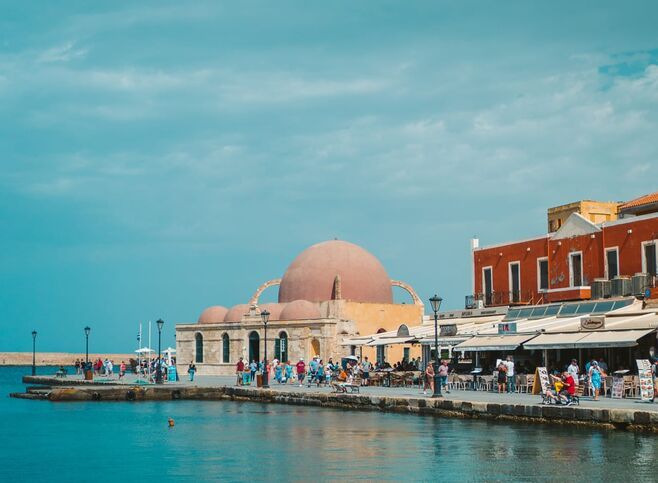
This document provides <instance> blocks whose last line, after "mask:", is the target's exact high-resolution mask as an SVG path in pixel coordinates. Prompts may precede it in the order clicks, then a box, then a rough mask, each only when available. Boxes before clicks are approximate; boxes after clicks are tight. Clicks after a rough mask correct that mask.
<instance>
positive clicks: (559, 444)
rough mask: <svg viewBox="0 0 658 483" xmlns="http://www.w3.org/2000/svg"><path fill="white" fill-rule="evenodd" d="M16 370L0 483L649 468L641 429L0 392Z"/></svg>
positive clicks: (0, 417) (644, 472)
mask: <svg viewBox="0 0 658 483" xmlns="http://www.w3.org/2000/svg"><path fill="white" fill-rule="evenodd" d="M26 371H29V368H0V387H1V388H2V391H3V392H4V393H5V395H4V397H2V398H0V428H2V431H1V434H2V440H3V441H4V444H3V445H2V446H3V447H2V451H1V452H0V481H8V482H9V481H12V482H13V481H67V482H77V481H81V482H82V481H91V482H104V481H108V482H109V481H112V482H114V481H136V482H137V481H141V482H146V481H159V482H168V481H196V480H201V481H217V480H221V481H238V480H258V481H261V480H269V481H283V480H286V481H326V480H348V481H350V480H356V479H368V480H398V481H400V480H405V481H409V480H424V481H483V480H486V481H531V480H540V481H555V480H563V481H564V480H567V481H592V480H594V481H596V480H598V481H615V480H619V481H621V480H625V481H629V482H630V481H656V475H657V474H658V460H657V459H658V437H655V436H651V435H642V434H633V433H626V432H620V431H600V430H588V429H575V428H569V427H559V426H555V427H551V426H538V425H528V426H525V425H510V424H502V423H492V422H486V421H469V420H459V419H438V418H430V417H418V416H413V415H397V414H380V413H374V412H349V411H340V410H332V409H317V408H305V407H295V406H285V405H265V404H257V403H234V402H196V401H171V402H157V403H156V402H142V403H127V402H121V403H112V402H90V403H50V402H48V401H28V400H21V399H10V398H8V397H6V394H8V393H9V392H12V391H20V390H22V389H23V385H22V384H21V382H20V377H21V375H22V374H23V373H25V372H26ZM40 371H44V372H48V373H52V372H53V370H52V369H40ZM168 417H173V418H174V419H175V421H176V426H175V427H174V428H172V429H170V428H168V426H167V418H168Z"/></svg>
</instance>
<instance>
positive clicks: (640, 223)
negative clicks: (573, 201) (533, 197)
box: [472, 213, 658, 306]
mask: <svg viewBox="0 0 658 483" xmlns="http://www.w3.org/2000/svg"><path fill="white" fill-rule="evenodd" d="M657 260H658V213H652V214H647V215H643V216H637V217H631V218H623V219H619V220H615V221H610V222H605V223H600V224H594V223H592V222H590V221H589V220H587V219H586V218H584V217H582V216H580V215H579V214H577V213H575V214H573V215H571V216H570V217H569V218H568V220H567V222H566V223H565V224H564V225H563V226H562V227H561V228H560V229H559V230H558V231H556V232H555V233H551V234H548V235H544V236H541V237H537V238H532V239H528V240H522V241H518V242H512V243H505V244H500V245H492V246H488V247H482V248H479V247H478V248H474V249H473V268H474V279H473V292H474V296H473V297H472V300H476V301H477V300H480V301H482V302H483V303H484V305H485V306H496V305H523V304H541V303H548V302H559V301H567V300H583V299H589V298H590V297H591V296H592V293H591V286H592V282H593V281H595V280H596V279H607V280H613V279H614V278H615V277H622V278H623V277H632V276H633V275H636V274H638V273H645V274H649V277H648V278H647V279H648V280H650V281H651V282H650V287H651V288H652V290H651V297H658V290H656V289H655V288H653V287H655V285H656V282H655V280H656V273H657V272H658V261H657Z"/></svg>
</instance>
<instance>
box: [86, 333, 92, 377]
mask: <svg viewBox="0 0 658 483" xmlns="http://www.w3.org/2000/svg"><path fill="white" fill-rule="evenodd" d="M89 332H91V328H90V327H89V326H87V327H85V338H86V339H87V344H86V349H85V366H86V365H87V364H89ZM85 369H87V368H86V367H85Z"/></svg>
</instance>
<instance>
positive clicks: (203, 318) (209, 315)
mask: <svg viewBox="0 0 658 483" xmlns="http://www.w3.org/2000/svg"><path fill="white" fill-rule="evenodd" d="M227 312H228V309H227V308H226V307H222V306H221V305H214V306H212V307H208V308H207V309H206V310H204V311H203V312H201V315H200V316H199V323H200V324H218V323H220V322H224V317H226V313H227Z"/></svg>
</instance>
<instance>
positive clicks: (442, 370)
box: [438, 360, 450, 394]
mask: <svg viewBox="0 0 658 483" xmlns="http://www.w3.org/2000/svg"><path fill="white" fill-rule="evenodd" d="M448 372H449V368H448V361H446V360H443V361H441V365H440V366H439V372H438V374H439V383H440V384H441V389H443V390H444V392H447V393H448V394H450V391H449V390H448Z"/></svg>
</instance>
